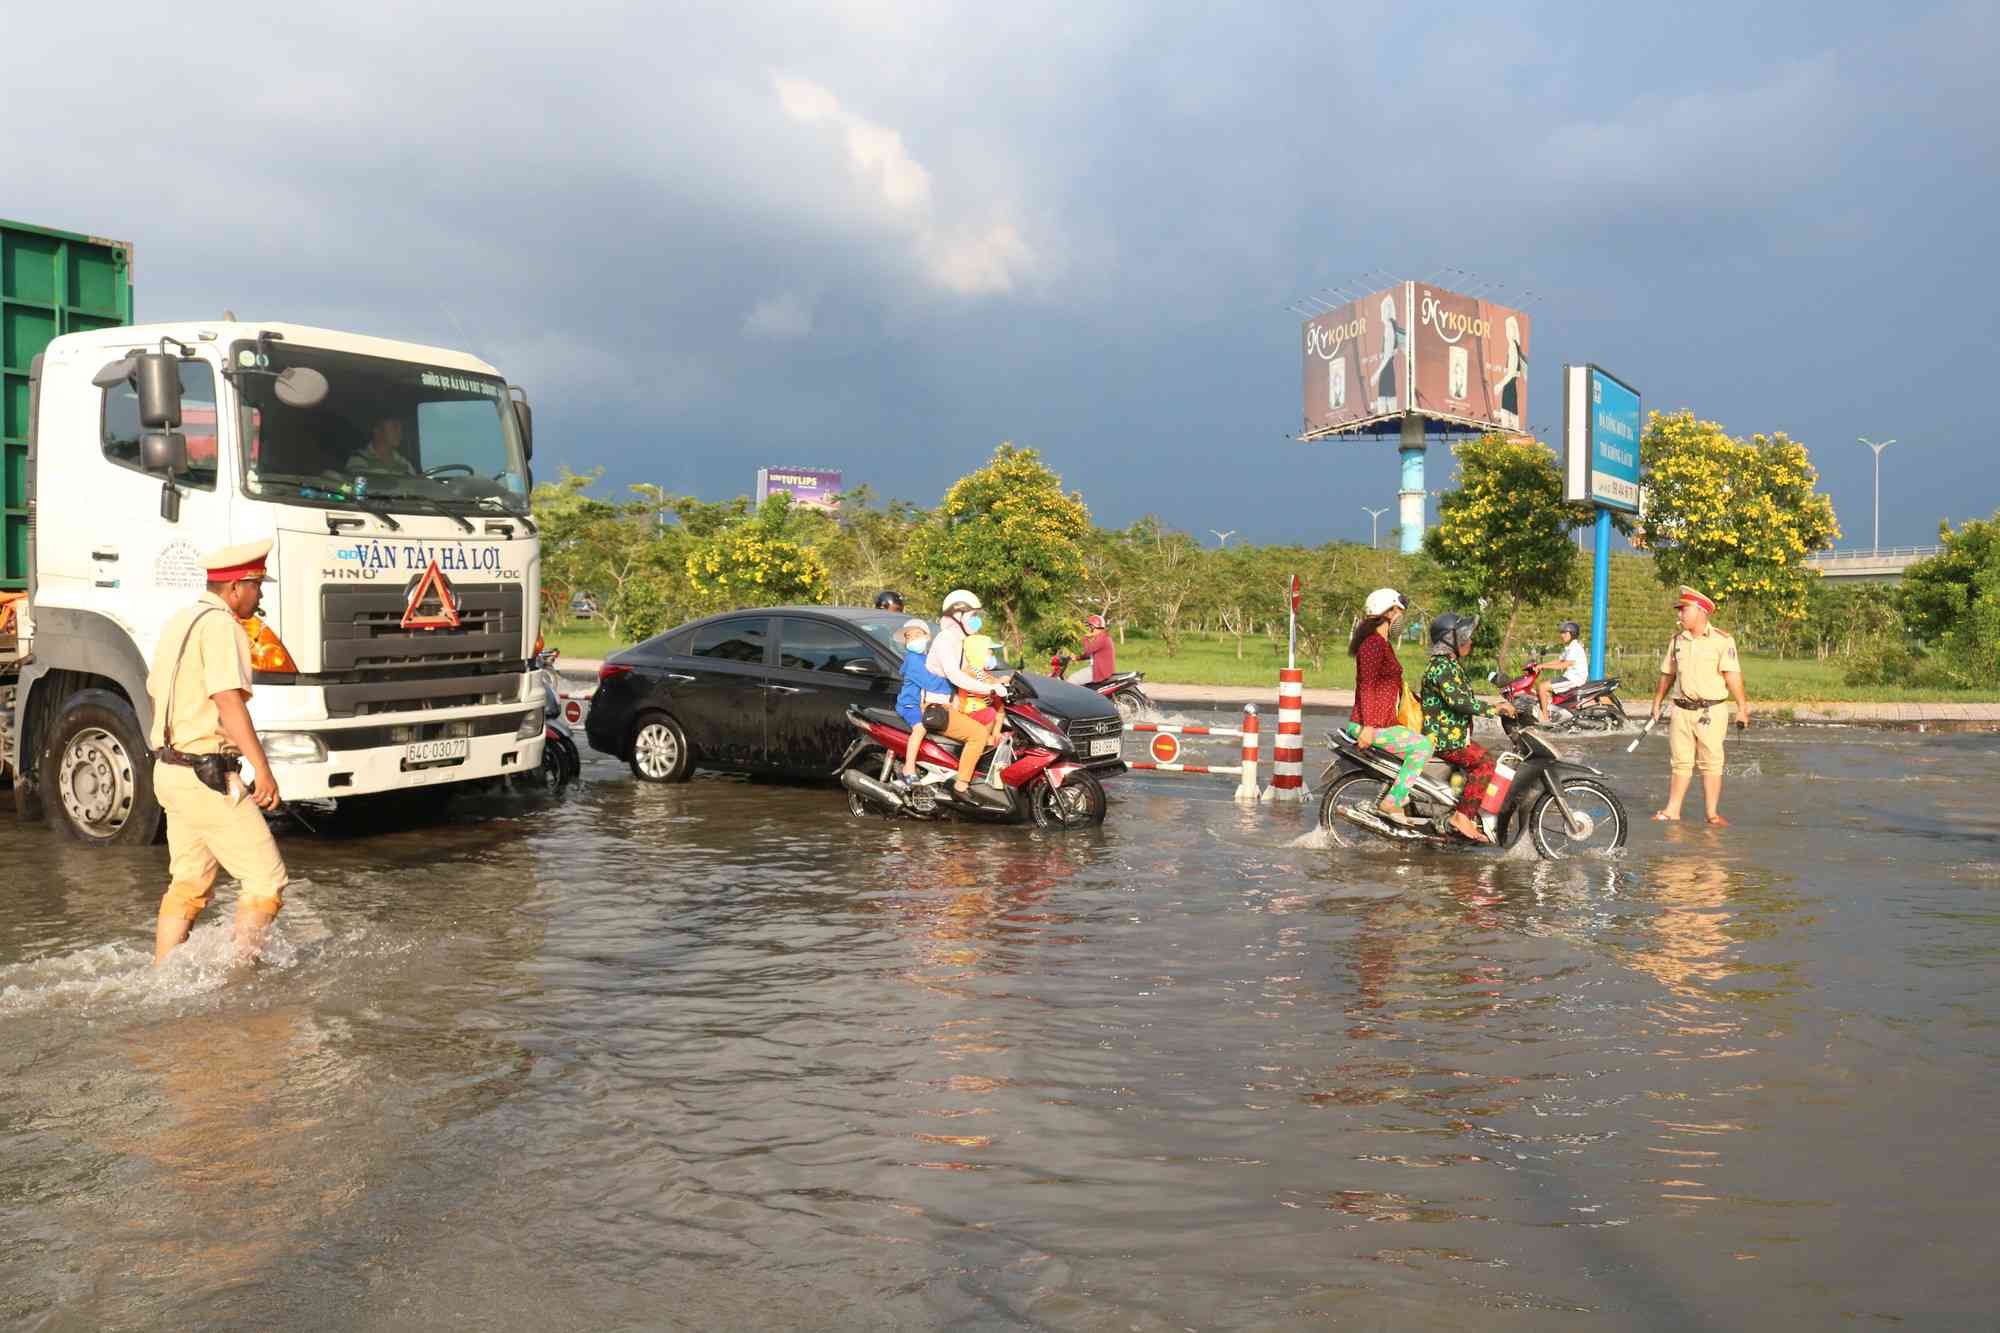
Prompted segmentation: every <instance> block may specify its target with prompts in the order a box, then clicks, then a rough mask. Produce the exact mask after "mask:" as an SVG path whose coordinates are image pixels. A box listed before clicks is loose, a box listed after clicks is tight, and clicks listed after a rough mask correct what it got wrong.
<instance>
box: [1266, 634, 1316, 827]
mask: <svg viewBox="0 0 2000 1333" xmlns="http://www.w3.org/2000/svg"><path fill="white" fill-rule="evenodd" d="M1305 696H1306V673H1305V671H1304V670H1303V669H1302V668H1299V667H1280V668H1279V669H1278V734H1277V735H1276V736H1275V737H1273V738H1272V741H1271V787H1270V790H1268V791H1266V792H1265V793H1264V799H1265V800H1267V801H1303V800H1304V799H1305V798H1306V791H1305V785H1306V734H1305V733H1306V711H1305Z"/></svg>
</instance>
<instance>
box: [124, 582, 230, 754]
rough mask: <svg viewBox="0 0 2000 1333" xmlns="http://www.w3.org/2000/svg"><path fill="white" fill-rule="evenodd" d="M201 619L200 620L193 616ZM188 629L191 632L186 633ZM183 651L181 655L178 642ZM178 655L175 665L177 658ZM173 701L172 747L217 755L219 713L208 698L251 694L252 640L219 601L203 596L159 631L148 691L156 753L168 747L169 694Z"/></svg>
mask: <svg viewBox="0 0 2000 1333" xmlns="http://www.w3.org/2000/svg"><path fill="white" fill-rule="evenodd" d="M197 616H199V617H200V619H199V620H196V619H195V618H196V617H197ZM190 625H192V626H193V633H192V634H190V633H189V627H190ZM183 638H185V639H186V640H187V651H186V652H185V653H180V647H181V640H182V639H183ZM176 653H180V660H179V662H178V664H176V662H175V654H176ZM170 689H171V691H172V693H173V700H174V717H173V722H174V748H175V749H176V750H179V751H180V752H181V753H182V754H216V753H219V752H220V751H221V750H222V749H223V747H224V741H225V738H224V736H223V734H222V714H221V711H220V710H218V709H217V708H216V706H215V700H214V698H212V697H211V696H213V695H216V694H219V693H221V692H222V691H223V690H242V691H243V693H244V694H245V695H248V694H249V693H250V636H249V635H247V634H245V633H244V632H243V627H242V626H241V625H239V624H237V623H236V614H235V613H234V612H233V611H231V610H230V609H229V608H228V607H227V606H226V605H224V604H223V601H222V599H221V598H220V597H217V596H216V595H215V594H214V593H212V592H205V593H203V594H202V595H201V600H200V601H198V602H196V603H195V604H194V605H193V606H190V607H188V608H187V609H186V610H184V611H179V612H176V613H175V614H174V616H173V618H172V619H171V620H169V621H167V626H166V628H165V629H163V630H161V631H160V645H159V648H158V649H157V650H156V651H155V653H154V655H153V669H152V671H151V672H150V673H149V674H148V675H147V677H146V693H147V694H149V695H151V696H152V700H153V730H152V735H151V737H150V741H151V744H152V746H153V748H154V749H156V750H157V749H159V748H160V747H161V746H162V745H165V744H166V743H167V740H166V732H167V695H168V691H169V690H170Z"/></svg>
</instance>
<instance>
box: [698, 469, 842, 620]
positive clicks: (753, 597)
mask: <svg viewBox="0 0 2000 1333" xmlns="http://www.w3.org/2000/svg"><path fill="white" fill-rule="evenodd" d="M789 509H790V497H789V496H772V497H771V498H770V499H769V500H767V501H765V503H764V507H763V508H762V509H760V510H759V511H758V512H757V513H756V514H755V515H754V516H752V517H749V518H744V519H738V520H736V521H735V522H732V523H726V524H724V525H723V526H722V527H720V528H717V529H716V530H715V531H714V532H711V533H710V534H708V535H707V536H705V537H702V538H700V539H699V540H697V541H696V542H695V543H694V545H693V546H692V548H691V549H690V550H689V551H688V554H687V561H686V569H687V577H688V583H689V584H690V585H691V586H692V587H693V588H694V590H695V591H696V593H698V594H699V595H700V596H701V597H702V598H703V599H704V601H705V602H706V603H707V605H708V608H709V609H710V610H715V611H733V610H735V609H736V608H737V607H742V606H813V605H818V604H819V603H822V602H824V601H826V599H827V597H828V596H829V595H830V594H831V593H832V591H833V582H832V580H831V579H830V578H829V577H828V576H827V570H826V561H825V560H823V559H822V558H821V557H820V553H819V552H818V551H817V550H816V549H814V548H813V547H810V546H806V545H803V544H801V543H800V542H797V541H794V540H792V539H791V538H790V537H788V536H787V535H786V526H787V520H788V518H789Z"/></svg>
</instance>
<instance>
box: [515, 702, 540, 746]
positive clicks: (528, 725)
mask: <svg viewBox="0 0 2000 1333" xmlns="http://www.w3.org/2000/svg"><path fill="white" fill-rule="evenodd" d="M544 725H545V724H544V722H543V714H542V711H541V710H540V709H539V708H538V709H535V710H534V711H532V712H527V713H523V714H521V725H520V726H518V727H516V728H514V739H515V740H517V741H531V740H533V739H534V738H535V737H537V736H539V735H541V734H542V729H543V727H544Z"/></svg>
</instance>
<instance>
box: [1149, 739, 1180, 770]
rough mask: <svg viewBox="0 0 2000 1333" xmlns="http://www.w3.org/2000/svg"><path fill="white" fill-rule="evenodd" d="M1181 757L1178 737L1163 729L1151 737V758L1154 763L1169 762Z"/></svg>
mask: <svg viewBox="0 0 2000 1333" xmlns="http://www.w3.org/2000/svg"><path fill="white" fill-rule="evenodd" d="M1180 757H1181V743H1180V739H1179V738H1178V737H1176V736H1175V735H1174V734H1173V733H1172V732H1170V731H1163V732H1161V733H1160V734H1159V735H1157V736H1155V737H1153V759H1154V762H1156V763H1161V764H1171V763H1174V762H1176V761H1177V760H1179V759H1180Z"/></svg>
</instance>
